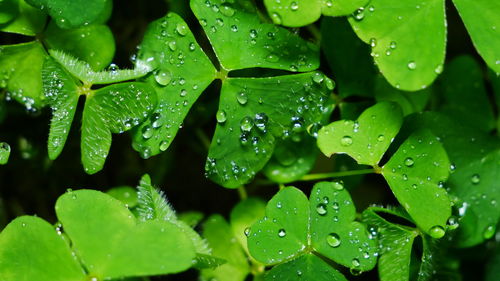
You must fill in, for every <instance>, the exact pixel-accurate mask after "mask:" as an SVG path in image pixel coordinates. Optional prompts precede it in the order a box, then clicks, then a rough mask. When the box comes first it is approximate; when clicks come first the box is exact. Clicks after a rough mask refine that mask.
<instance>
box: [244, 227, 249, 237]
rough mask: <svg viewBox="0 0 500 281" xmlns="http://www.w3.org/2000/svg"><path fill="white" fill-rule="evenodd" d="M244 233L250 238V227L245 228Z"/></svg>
mask: <svg viewBox="0 0 500 281" xmlns="http://www.w3.org/2000/svg"><path fill="white" fill-rule="evenodd" d="M243 233H244V234H245V236H246V237H248V236H250V227H247V228H245V230H244V231H243Z"/></svg>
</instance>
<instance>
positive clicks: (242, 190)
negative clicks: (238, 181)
mask: <svg viewBox="0 0 500 281" xmlns="http://www.w3.org/2000/svg"><path fill="white" fill-rule="evenodd" d="M238 194H239V195H240V199H241V200H242V201H243V200H245V199H247V198H248V194H247V191H246V190H245V186H244V185H242V186H240V187H238Z"/></svg>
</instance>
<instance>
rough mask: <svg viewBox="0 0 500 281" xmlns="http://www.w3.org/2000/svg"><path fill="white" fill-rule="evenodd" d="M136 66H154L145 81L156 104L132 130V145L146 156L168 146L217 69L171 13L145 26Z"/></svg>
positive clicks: (177, 17)
mask: <svg viewBox="0 0 500 281" xmlns="http://www.w3.org/2000/svg"><path fill="white" fill-rule="evenodd" d="M178 26H179V29H180V30H181V32H182V34H181V33H179V32H178V31H177V27H178ZM136 67H137V68H139V69H140V68H149V69H155V72H154V73H153V75H151V76H149V77H147V78H146V82H147V83H148V84H149V85H151V86H152V87H154V89H155V90H156V92H157V94H158V106H157V107H156V109H155V111H154V112H153V114H152V115H151V117H150V118H149V119H147V120H146V121H145V122H144V123H143V124H141V126H139V127H138V128H137V129H136V130H135V131H134V143H133V146H134V149H135V150H137V151H140V152H141V153H142V156H143V157H144V158H147V157H149V156H150V155H156V154H159V153H160V152H162V151H165V150H166V149H167V148H168V147H169V145H170V144H171V142H172V140H173V139H174V137H175V135H176V134H177V131H178V130H179V127H180V125H181V124H182V122H183V121H184V118H185V117H186V115H187V114H188V112H189V110H190V109H191V107H192V106H193V104H194V103H195V102H196V100H197V99H198V97H199V96H200V95H201V93H202V92H203V90H205V88H206V87H207V86H208V85H209V84H210V83H211V82H212V81H213V80H214V78H215V74H216V70H215V68H214V66H213V65H212V63H211V62H210V60H209V59H208V57H207V56H206V55H205V54H204V53H203V50H202V49H201V47H200V46H199V45H198V43H197V42H196V39H195V38H194V36H193V34H192V33H191V31H190V30H189V29H188V27H187V25H186V23H185V22H184V20H182V18H181V17H179V16H178V15H176V14H173V13H169V14H168V15H166V16H165V17H163V18H161V19H158V20H156V21H154V22H153V23H151V24H150V25H149V26H148V28H147V30H146V34H145V35H144V39H143V41H142V43H141V46H140V49H139V54H138V57H137V61H136Z"/></svg>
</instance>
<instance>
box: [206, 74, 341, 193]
mask: <svg viewBox="0 0 500 281" xmlns="http://www.w3.org/2000/svg"><path fill="white" fill-rule="evenodd" d="M332 87H333V82H332V81H331V80H329V79H328V78H327V77H325V76H324V75H323V74H322V73H320V72H313V73H304V74H297V75H286V76H277V77H270V78H228V79H226V80H225V81H224V83H223V85H222V90H221V98H220V104H219V111H218V113H217V116H216V118H217V121H218V123H217V128H216V130H215V134H214V136H213V139H212V143H211V145H210V150H209V153H208V160H207V163H206V165H205V169H206V171H207V172H206V173H207V176H208V177H209V178H210V179H212V180H213V181H215V182H217V183H219V184H221V185H223V186H225V187H229V188H236V187H238V186H240V185H242V184H244V183H247V182H248V181H250V180H251V179H252V178H253V177H254V176H255V174H256V173H257V172H258V171H259V170H260V169H262V168H263V167H264V166H265V164H266V162H267V161H268V160H269V159H270V158H271V156H272V153H273V151H274V148H275V146H276V140H277V139H286V138H292V139H294V138H295V139H296V138H297V137H299V139H300V134H299V133H302V132H304V131H306V128H307V127H309V126H311V125H314V124H318V123H321V122H322V120H324V117H325V115H328V114H329V113H330V112H331V106H330V105H328V103H329V100H328V92H329V89H328V88H330V89H332Z"/></svg>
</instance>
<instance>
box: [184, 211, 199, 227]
mask: <svg viewBox="0 0 500 281" xmlns="http://www.w3.org/2000/svg"><path fill="white" fill-rule="evenodd" d="M204 216H205V215H204V214H203V213H202V212H198V211H188V212H183V213H179V214H178V215H177V218H178V219H179V220H180V221H183V222H185V223H186V224H187V225H189V226H190V227H195V226H197V225H198V224H199V223H200V222H201V221H202V220H203V218H204Z"/></svg>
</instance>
